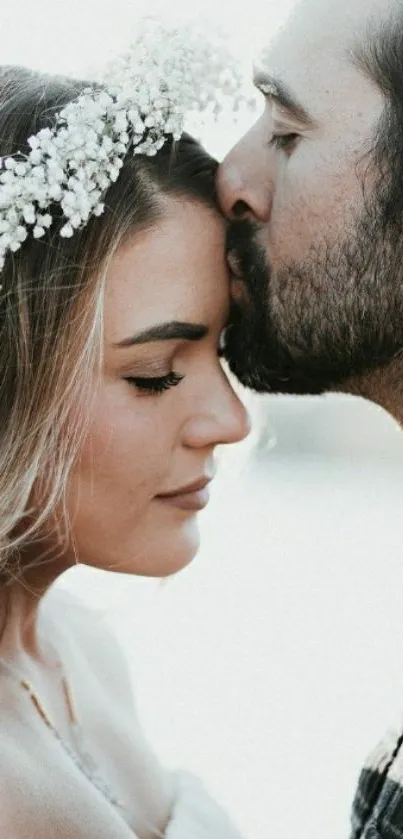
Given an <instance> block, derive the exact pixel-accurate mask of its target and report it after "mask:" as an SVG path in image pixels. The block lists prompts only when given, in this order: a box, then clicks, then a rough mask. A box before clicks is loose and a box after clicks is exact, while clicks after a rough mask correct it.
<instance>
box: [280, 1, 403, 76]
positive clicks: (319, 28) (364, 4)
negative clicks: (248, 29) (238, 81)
mask: <svg viewBox="0 0 403 839" xmlns="http://www.w3.org/2000/svg"><path fill="white" fill-rule="evenodd" d="M397 10H400V12H402V11H403V10H402V3H401V0H297V2H296V4H295V7H294V8H293V11H292V12H291V14H290V16H289V18H288V20H287V22H286V24H285V25H284V26H283V27H282V29H281V30H280V32H279V34H278V36H277V38H276V39H275V40H274V41H273V43H272V45H271V47H270V49H269V50H268V51H267V52H268V54H270V59H271V60H274V61H275V62H276V63H277V60H278V61H279V62H280V58H281V53H289V54H290V57H291V58H292V57H293V53H296V54H297V55H299V56H301V57H302V56H304V55H308V54H313V53H314V52H316V51H317V50H320V51H322V52H323V51H325V50H328V51H329V53H330V54H334V55H335V54H339V55H340V56H342V55H345V54H346V51H347V50H348V49H349V47H350V46H351V45H352V44H354V43H360V41H361V40H362V39H363V38H365V35H366V32H367V30H368V27H369V26H370V25H371V26H375V27H376V25H377V24H378V25H380V24H382V22H386V21H387V20H389V19H390V17H391V14H392V13H393V12H394V11H397ZM283 57H284V56H283ZM281 63H282V64H283V63H284V62H283V61H281Z"/></svg>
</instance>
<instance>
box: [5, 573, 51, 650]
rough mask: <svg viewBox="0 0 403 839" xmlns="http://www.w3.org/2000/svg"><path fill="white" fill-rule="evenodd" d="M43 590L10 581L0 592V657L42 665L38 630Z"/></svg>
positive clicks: (24, 583)
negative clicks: (28, 660) (26, 660)
mask: <svg viewBox="0 0 403 839" xmlns="http://www.w3.org/2000/svg"><path fill="white" fill-rule="evenodd" d="M45 591H46V589H45ZM45 591H42V590H39V591H38V590H37V589H33V588H31V587H30V586H29V585H28V584H27V583H26V582H14V583H12V584H11V585H9V586H4V587H3V588H2V589H0V658H3V659H5V660H9V661H11V660H17V659H20V660H21V659H24V658H25V659H30V660H32V661H35V662H37V663H38V664H42V665H43V664H45V663H46V662H45V660H44V658H45V651H44V649H43V645H41V639H40V634H39V631H38V616H39V610H40V605H41V601H42V597H43V595H44V593H45Z"/></svg>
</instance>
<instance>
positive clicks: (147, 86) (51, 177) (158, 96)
mask: <svg viewBox="0 0 403 839" xmlns="http://www.w3.org/2000/svg"><path fill="white" fill-rule="evenodd" d="M220 88H221V90H220ZM240 88H241V78H240V75H239V72H238V70H237V65H236V62H235V61H234V60H232V57H231V56H230V54H229V53H228V51H227V49H226V47H225V43H224V41H223V39H221V40H220V39H218V40H217V38H216V39H215V40H214V39H212V38H211V32H209V33H206V31H204V30H200V29H199V28H198V27H196V26H194V25H188V26H186V27H181V28H179V29H178V28H175V27H174V26H165V25H163V24H161V23H156V22H155V21H151V20H146V21H145V22H144V23H143V25H142V26H141V27H140V28H139V31H138V35H137V37H136V39H135V40H134V42H133V44H132V46H131V48H130V50H129V51H128V52H127V53H126V54H125V55H123V56H120V57H119V58H117V59H116V60H115V61H114V62H113V63H112V64H111V65H109V67H108V68H107V72H106V73H105V75H104V77H103V79H102V83H101V86H100V87H94V88H92V87H87V88H85V89H84V90H83V91H82V92H81V94H80V95H79V96H78V97H77V99H75V100H73V101H72V102H69V103H68V104H66V105H65V106H64V107H63V108H62V110H61V111H60V112H59V113H58V114H57V115H56V117H55V122H54V125H53V126H52V127H46V128H43V129H41V130H40V131H38V133H37V134H35V135H32V136H30V137H28V139H27V146H28V152H27V154H22V153H21V152H19V153H18V154H17V155H13V156H12V155H10V156H5V157H4V158H0V270H2V268H3V267H4V262H5V256H6V254H7V252H8V251H10V250H11V251H13V252H15V251H17V250H18V249H19V248H20V246H21V244H22V243H23V242H24V241H25V240H26V238H27V237H28V235H33V237H34V238H36V239H41V238H43V237H44V236H45V234H46V232H47V230H49V228H50V227H51V225H52V223H53V217H52V214H51V208H52V205H53V204H55V203H57V204H58V205H59V207H58V209H57V215H58V216H60V212H62V214H63V216H64V219H65V223H64V224H63V225H62V227H61V229H60V236H62V237H63V238H70V237H71V236H73V235H74V232H75V230H77V229H79V228H80V227H82V225H83V224H85V223H86V222H87V221H88V219H89V218H90V217H91V215H93V216H101V215H102V214H103V213H104V211H105V202H104V200H103V199H104V197H105V193H106V192H107V190H108V189H109V187H110V186H111V184H112V183H113V182H115V181H116V180H117V179H118V178H119V175H120V171H121V169H122V166H123V163H124V159H125V157H126V155H127V154H128V152H129V151H131V152H132V153H133V155H137V154H142V155H148V156H153V155H155V154H156V153H157V152H158V151H159V150H160V149H161V148H162V146H163V145H164V143H165V142H166V140H167V138H169V137H173V138H174V139H175V140H176V139H179V138H180V136H181V134H182V132H183V124H184V116H185V114H186V112H188V111H191V110H192V111H195V110H199V111H209V110H211V109H212V110H213V111H214V113H218V112H219V110H220V107H221V104H222V102H223V100H224V99H225V97H227V98H228V97H232V98H233V101H234V105H236V104H237V100H238V99H239V90H240Z"/></svg>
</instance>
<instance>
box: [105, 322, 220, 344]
mask: <svg viewBox="0 0 403 839" xmlns="http://www.w3.org/2000/svg"><path fill="white" fill-rule="evenodd" d="M207 334H208V328H207V326H205V325H204V324H202V323H182V322H181V321H176V320H174V321H169V322H168V323H159V324H156V325H155V326H150V327H149V328H148V329H143V330H142V331H141V332H137V333H136V334H135V335H130V336H129V338H124V339H123V341H119V342H118V343H117V344H113V346H114V347H118V348H126V347H133V346H136V345H137V344H148V343H150V342H151V341H173V340H175V339H176V340H178V339H182V340H185V341H201V339H202V338H205V337H206V335H207Z"/></svg>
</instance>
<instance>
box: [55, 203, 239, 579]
mask: <svg viewBox="0 0 403 839" xmlns="http://www.w3.org/2000/svg"><path fill="white" fill-rule="evenodd" d="M224 237H225V231H224V224H223V221H222V219H221V218H220V217H219V215H218V214H217V213H216V212H215V211H214V210H212V209H209V208H208V207H206V206H204V205H203V204H201V203H199V202H194V201H191V200H189V199H182V200H181V199H179V198H169V199H166V211H165V215H164V217H163V218H162V220H160V221H158V222H157V224H156V225H155V226H154V227H153V228H152V229H151V228H150V229H149V230H144V231H140V232H137V233H136V234H134V235H133V237H132V238H131V239H130V241H129V242H128V243H127V244H126V245H125V246H123V247H122V248H121V249H120V250H119V251H118V252H117V254H116V256H115V257H114V259H113V260H112V262H111V264H110V268H109V271H108V276H107V282H106V298H105V359H104V369H103V375H102V379H101V382H100V385H99V387H98V389H97V392H96V397H95V402H94V407H93V411H92V417H91V421H90V425H89V428H88V436H87V438H86V441H85V443H84V447H83V450H82V454H81V457H80V459H79V461H78V463H77V465H76V467H75V470H74V472H73V474H72V477H71V481H70V486H69V493H68V509H69V512H70V515H71V517H72V536H73V541H74V544H75V547H76V551H77V558H78V560H79V561H80V562H82V563H86V564H88V565H93V566H97V567H99V568H107V569H111V570H114V571H124V572H128V573H133V574H141V575H150V576H165V575H169V574H172V573H174V572H175V571H178V570H179V569H180V568H182V567H183V566H184V565H186V564H187V563H188V562H189V561H190V560H191V559H192V557H193V556H194V554H195V552H196V551H197V548H198V544H199V539H198V530H197V524H196V515H197V512H198V511H199V510H200V509H202V508H203V507H204V506H205V503H206V497H205V496H206V495H207V490H205V489H201V490H199V491H198V492H191V491H187V490H186V488H187V487H189V486H191V485H193V484H195V483H196V484H197V485H199V484H200V485H203V484H204V483H205V482H207V481H209V480H210V479H211V478H212V477H213V475H214V449H215V447H216V446H217V445H219V444H223V443H234V442H236V441H238V440H242V439H243V438H244V437H245V436H246V434H247V433H248V430H249V422H248V417H247V414H246V412H245V409H244V407H243V405H242V404H241V402H240V401H239V400H238V398H237V396H236V395H235V393H234V391H233V390H232V388H231V385H230V384H229V382H228V379H227V378H226V375H225V373H224V372H223V370H222V367H221V364H220V360H219V358H218V355H217V349H218V345H219V339H220V335H221V332H222V330H223V329H224V327H225V325H226V321H227V317H228V306H229V293H228V292H229V287H228V286H229V283H228V276H227V269H226V263H225V255H224ZM178 491H180V494H179V495H176V496H174V497H173V496H172V494H173V493H177V492H178ZM72 559H73V558H72Z"/></svg>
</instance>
